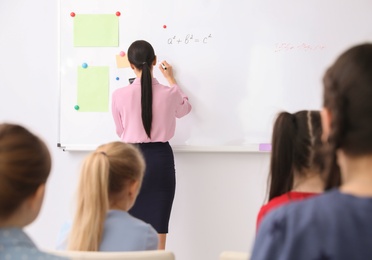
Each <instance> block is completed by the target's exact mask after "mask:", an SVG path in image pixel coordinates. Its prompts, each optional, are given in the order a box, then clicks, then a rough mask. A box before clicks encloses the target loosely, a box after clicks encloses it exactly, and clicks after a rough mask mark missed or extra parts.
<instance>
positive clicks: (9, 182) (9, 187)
mask: <svg viewBox="0 0 372 260" xmlns="http://www.w3.org/2000/svg"><path fill="white" fill-rule="evenodd" d="M50 169H51V157H50V154H49V151H48V148H47V147H46V145H45V144H44V142H43V141H41V140H40V139H39V138H38V137H37V136H35V135H34V134H32V133H31V132H29V131H28V130H27V129H26V128H24V127H22V126H19V125H14V124H0V217H2V218H7V217H9V216H10V215H11V214H12V213H13V212H14V211H15V210H16V209H17V208H18V207H19V206H20V205H21V204H22V202H23V201H24V200H25V199H27V198H28V197H29V196H31V195H33V194H34V193H35V192H36V191H37V189H38V187H39V186H40V185H41V184H43V183H45V182H46V181H47V178H48V176H49V172H50Z"/></svg>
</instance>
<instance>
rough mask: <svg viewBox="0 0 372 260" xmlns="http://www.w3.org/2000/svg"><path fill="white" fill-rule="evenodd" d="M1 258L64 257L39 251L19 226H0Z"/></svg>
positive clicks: (45, 259)
mask: <svg viewBox="0 0 372 260" xmlns="http://www.w3.org/2000/svg"><path fill="white" fill-rule="evenodd" d="M0 259H1V260H3V259H4V260H60V259H66V258H62V257H59V256H53V255H49V254H46V253H44V252H41V251H39V250H38V249H37V248H36V246H35V244H34V243H33V242H32V241H31V239H30V238H29V237H28V236H27V235H26V233H24V232H23V230H22V229H19V228H0Z"/></svg>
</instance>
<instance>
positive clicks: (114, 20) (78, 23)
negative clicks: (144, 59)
mask: <svg viewBox="0 0 372 260" xmlns="http://www.w3.org/2000/svg"><path fill="white" fill-rule="evenodd" d="M74 46H76V47H112V46H113V47H117V46H119V17H118V16H116V15H115V14H77V15H76V16H75V17H74Z"/></svg>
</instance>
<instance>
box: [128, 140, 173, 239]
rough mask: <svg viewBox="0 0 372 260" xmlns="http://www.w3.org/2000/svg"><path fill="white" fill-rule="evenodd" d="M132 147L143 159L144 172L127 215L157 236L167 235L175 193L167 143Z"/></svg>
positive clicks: (169, 148) (171, 163)
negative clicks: (144, 164)
mask: <svg viewBox="0 0 372 260" xmlns="http://www.w3.org/2000/svg"><path fill="white" fill-rule="evenodd" d="M135 145H136V146H137V147H138V148H139V149H140V150H141V152H142V154H143V156H144V158H145V161H146V171H145V175H144V178H143V182H142V187H141V190H140V192H139V194H138V197H137V199H136V202H135V204H134V206H133V207H132V208H131V209H130V210H129V213H130V214H131V215H132V216H134V217H136V218H139V219H141V220H143V221H145V222H146V223H149V224H151V225H152V226H153V227H154V228H155V230H156V231H157V232H158V233H159V234H166V233H168V225H169V218H170V214H171V210H172V204H173V199H174V193H175V189H176V174H175V167H174V156H173V151H172V148H171V146H170V145H169V143H168V142H166V143H141V144H135Z"/></svg>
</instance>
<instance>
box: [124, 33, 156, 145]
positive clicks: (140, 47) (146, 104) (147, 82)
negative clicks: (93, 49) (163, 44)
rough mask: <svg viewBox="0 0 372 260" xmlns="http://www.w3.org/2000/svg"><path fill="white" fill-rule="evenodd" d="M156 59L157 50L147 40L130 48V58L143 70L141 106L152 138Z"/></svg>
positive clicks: (145, 125) (145, 124) (136, 42)
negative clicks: (153, 64) (153, 65)
mask: <svg viewBox="0 0 372 260" xmlns="http://www.w3.org/2000/svg"><path fill="white" fill-rule="evenodd" d="M154 59H155V52H154V49H153V48H152V46H151V44H150V43H148V42H146V41H142V40H141V41H135V42H133V43H132V44H131V45H130V46H129V49H128V60H129V62H130V63H131V64H133V65H134V66H135V67H136V68H137V69H139V70H142V76H141V108H142V124H143V127H144V129H145V131H146V134H147V136H148V137H149V138H151V124H152V76H151V67H152V63H153V62H154Z"/></svg>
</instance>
